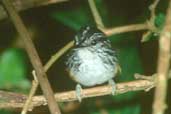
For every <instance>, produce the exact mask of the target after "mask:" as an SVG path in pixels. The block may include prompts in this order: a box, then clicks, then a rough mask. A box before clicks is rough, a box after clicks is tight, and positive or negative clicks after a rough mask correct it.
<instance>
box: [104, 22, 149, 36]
mask: <svg viewBox="0 0 171 114" xmlns="http://www.w3.org/2000/svg"><path fill="white" fill-rule="evenodd" d="M149 29H151V28H150V27H149V26H148V24H147V23H143V24H131V25H126V26H121V27H115V28H107V29H102V31H103V32H104V33H105V34H106V35H107V36H111V35H113V34H120V33H125V32H132V31H140V30H149Z"/></svg>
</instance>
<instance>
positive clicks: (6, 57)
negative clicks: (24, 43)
mask: <svg viewBox="0 0 171 114" xmlns="http://www.w3.org/2000/svg"><path fill="white" fill-rule="evenodd" d="M25 61H26V58H25V54H24V53H23V51H22V50H20V49H15V48H12V49H8V50H6V51H5V52H3V53H2V54H1V56H0V89H28V88H29V87H30V82H29V81H28V80H27V79H26V76H27V65H26V63H25Z"/></svg>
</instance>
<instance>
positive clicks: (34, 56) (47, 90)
mask: <svg viewBox="0 0 171 114" xmlns="http://www.w3.org/2000/svg"><path fill="white" fill-rule="evenodd" d="M2 3H3V4H4V6H5V8H6V10H7V12H8V13H9V16H10V17H11V20H12V22H13V24H14V25H15V27H16V29H17V31H18V33H19V35H20V36H21V38H22V40H23V43H24V45H25V49H26V51H27V54H28V56H29V58H30V60H31V63H32V65H33V67H34V69H35V71H36V73H37V79H38V81H39V83H40V86H41V89H42V91H43V94H44V96H45V97H46V100H47V102H48V105H49V109H50V112H51V114H60V110H59V107H58V105H57V103H56V102H55V98H54V94H53V91H52V89H51V87H50V84H49V81H48V79H47V75H46V73H45V72H44V68H43V66H42V63H41V61H40V58H39V56H38V53H37V51H36V49H35V46H34V44H33V42H32V40H31V38H30V35H29V32H28V31H27V29H26V27H25V26H24V24H23V22H22V20H21V18H20V17H19V15H18V14H17V12H16V10H15V8H14V7H13V5H12V4H11V2H10V0H2Z"/></svg>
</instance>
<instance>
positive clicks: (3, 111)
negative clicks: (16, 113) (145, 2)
mask: <svg viewBox="0 0 171 114" xmlns="http://www.w3.org/2000/svg"><path fill="white" fill-rule="evenodd" d="M0 114H12V112H11V111H7V110H0Z"/></svg>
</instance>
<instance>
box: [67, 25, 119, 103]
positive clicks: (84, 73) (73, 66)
mask: <svg viewBox="0 0 171 114" xmlns="http://www.w3.org/2000/svg"><path fill="white" fill-rule="evenodd" d="M66 66H67V71H68V72H69V75H70V77H71V78H72V79H73V80H74V81H76V82H77V83H78V84H77V86H76V95H77V98H78V100H79V101H80V102H81V90H82V88H81V85H83V86H94V85H98V84H102V83H105V82H108V83H109V84H110V85H112V89H113V90H112V94H114V93H115V83H114V81H113V79H112V78H113V77H115V76H116V74H117V73H118V71H120V67H119V64H118V60H117V56H116V52H115V51H114V50H113V49H112V46H111V42H110V41H109V40H108V39H107V38H106V36H105V34H104V33H103V32H101V31H100V30H98V29H97V28H94V27H89V26H86V27H84V28H82V29H80V31H79V32H78V33H77V34H76V36H75V39H74V47H73V49H71V50H70V52H69V53H68V55H67V60H66ZM80 84H81V85H80Z"/></svg>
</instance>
